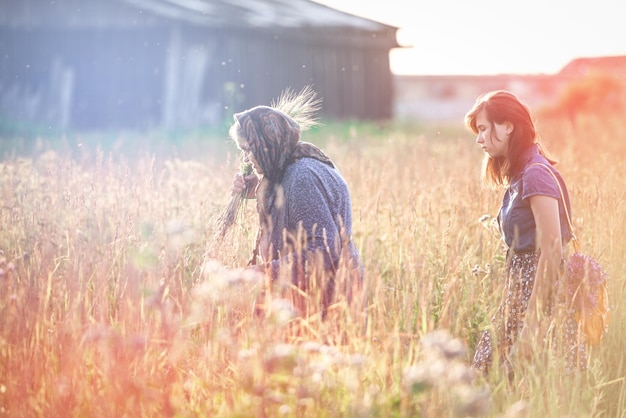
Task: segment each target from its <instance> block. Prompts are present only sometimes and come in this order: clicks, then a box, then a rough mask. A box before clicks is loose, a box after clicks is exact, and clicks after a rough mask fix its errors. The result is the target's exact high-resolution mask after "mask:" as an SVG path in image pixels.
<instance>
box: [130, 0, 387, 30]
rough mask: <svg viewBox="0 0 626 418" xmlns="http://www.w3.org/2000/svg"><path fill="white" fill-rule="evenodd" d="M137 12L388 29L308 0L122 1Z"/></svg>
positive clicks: (196, 19) (218, 21)
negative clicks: (146, 11)
mask: <svg viewBox="0 0 626 418" xmlns="http://www.w3.org/2000/svg"><path fill="white" fill-rule="evenodd" d="M122 1H125V2H126V3H128V4H131V5H133V6H135V7H137V8H138V9H145V10H149V11H151V12H153V13H155V14H158V15H160V16H163V17H167V18H176V19H181V20H185V21H187V22H189V23H194V24H198V25H209V26H216V27H219V26H224V25H225V24H229V25H232V24H233V23H238V24H240V25H242V26H246V27H267V28H269V27H277V26H278V27H293V28H298V27H302V26H316V27H354V28H358V29H363V30H374V31H376V30H381V29H384V28H389V26H387V25H384V24H382V23H379V22H375V21H373V20H369V19H365V18H362V17H358V16H355V15H351V14H348V13H345V12H342V11H339V10H336V9H332V8H330V7H327V6H325V5H322V4H319V3H316V2H314V1H309V0H122Z"/></svg>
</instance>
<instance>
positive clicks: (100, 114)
mask: <svg viewBox="0 0 626 418" xmlns="http://www.w3.org/2000/svg"><path fill="white" fill-rule="evenodd" d="M0 10H1V12H0V132H2V131H3V130H4V131H5V132H6V131H10V130H11V127H12V126H14V125H19V124H25V125H27V126H29V125H31V126H36V125H41V126H49V127H50V128H51V129H53V130H55V131H65V130H118V129H155V128H157V129H158V128H166V129H179V128H195V127H200V126H215V125H217V124H220V123H223V122H224V121H225V120H228V118H229V117H230V115H231V114H232V113H233V112H236V111H240V110H243V109H245V108H249V107H252V106H255V105H259V104H269V103H270V101H271V100H272V99H275V98H277V97H278V96H279V95H280V93H281V92H282V91H283V90H285V89H286V88H291V89H293V90H296V91H297V90H300V89H301V88H302V87H304V86H305V85H312V86H313V88H314V89H315V90H316V91H317V92H318V94H319V96H320V97H322V98H323V110H322V116H328V117H331V118H335V119H346V118H355V119H372V120H381V119H388V118H391V117H392V116H393V101H394V99H393V77H392V74H391V71H390V68H389V51H390V49H392V48H395V47H397V46H398V44H397V41H396V31H397V28H395V27H392V26H388V25H384V24H382V23H378V22H375V21H371V20H368V19H364V18H360V17H357V16H353V15H350V14H346V13H343V12H340V11H338V10H334V9H331V8H328V7H326V6H323V5H320V4H318V3H315V2H312V1H308V0H273V1H269V0H267V1H259V0H256V1H253V0H196V1H186V0H55V1H40V0H0Z"/></svg>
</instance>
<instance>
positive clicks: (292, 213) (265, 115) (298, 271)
mask: <svg viewBox="0 0 626 418" xmlns="http://www.w3.org/2000/svg"><path fill="white" fill-rule="evenodd" d="M318 104H319V101H317V100H315V93H314V92H313V91H312V90H310V89H305V90H303V91H302V92H301V93H300V94H299V95H293V94H286V95H283V96H282V97H281V100H280V101H279V104H278V105H276V106H257V107H254V108H252V109H249V110H246V111H244V112H241V113H237V114H235V116H234V119H235V123H234V124H233V125H232V127H231V129H230V136H231V138H232V139H233V140H234V141H235V142H236V143H237V146H238V147H239V149H240V150H241V151H242V154H243V160H244V163H250V164H251V165H252V167H253V169H254V172H253V173H252V174H250V175H242V174H237V175H236V177H235V179H234V181H233V185H232V189H231V192H232V194H233V195H234V196H242V195H243V196H244V197H246V198H255V197H256V199H257V211H258V215H259V233H258V236H257V242H256V247H255V251H254V256H253V259H252V260H251V262H250V264H251V265H255V266H256V267H255V268H257V269H261V270H263V271H264V272H265V273H266V274H267V275H269V277H271V279H272V282H273V283H276V282H282V283H291V284H293V286H295V287H296V288H297V289H298V290H296V292H292V294H296V295H298V294H299V295H301V296H302V295H304V294H306V296H305V297H304V298H300V302H299V303H298V304H297V306H298V305H299V306H298V307H299V308H300V309H303V310H306V311H308V313H312V312H313V311H311V309H310V308H311V306H310V304H305V303H304V302H303V299H313V300H315V298H316V297H319V299H320V301H321V313H322V318H324V317H325V316H326V313H327V309H328V307H329V305H330V303H331V301H332V299H333V295H334V293H335V287H336V284H337V283H336V282H338V279H341V282H340V284H341V285H342V291H343V293H344V295H345V296H346V299H347V300H348V301H350V300H351V298H352V291H353V290H354V289H358V288H360V287H361V281H362V266H361V260H360V255H359V252H358V250H357V248H356V246H355V244H354V242H353V240H352V203H351V199H350V193H349V191H348V186H347V184H346V182H345V180H344V178H343V177H342V175H341V173H340V172H339V170H338V169H337V167H336V166H335V164H334V163H333V161H331V159H330V158H329V157H328V156H326V155H325V154H324V152H322V151H321V150H320V149H319V148H318V147H316V146H315V145H313V144H311V143H308V142H303V141H301V140H300V136H301V130H302V128H303V127H304V129H306V128H308V127H309V126H311V125H312V124H313V123H314V120H313V119H312V115H313V114H314V112H315V111H316V110H318ZM281 109H282V110H281ZM289 113H291V114H292V116H290V115H289ZM259 256H260V257H261V261H262V262H261V263H260V264H258V262H259V260H258V257H259ZM316 287H317V288H318V289H320V290H321V293H315V292H314V289H315V288H316ZM296 299H298V298H296Z"/></svg>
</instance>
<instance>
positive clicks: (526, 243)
mask: <svg viewBox="0 0 626 418" xmlns="http://www.w3.org/2000/svg"><path fill="white" fill-rule="evenodd" d="M534 163H542V164H545V165H546V166H548V167H549V169H550V170H551V171H552V172H553V173H554V174H555V175H556V176H557V178H558V179H559V183H560V184H561V189H562V190H563V194H564V195H565V200H566V204H567V208H568V212H569V213H570V216H571V208H570V201H569V194H568V192H567V187H566V186H565V182H564V181H563V178H562V177H561V174H560V173H559V172H558V171H557V170H556V169H555V168H554V167H553V166H552V165H551V164H550V163H549V162H548V160H547V159H546V158H545V157H544V156H542V155H541V154H540V153H539V149H538V147H537V146H536V145H535V146H533V147H532V148H531V149H530V150H529V153H528V158H527V162H526V164H525V165H524V169H523V170H522V172H521V173H520V174H518V175H516V176H514V177H513V178H511V184H510V186H509V187H508V188H507V190H506V192H505V193H504V196H503V198H502V206H501V207H500V212H499V213H498V224H499V225H500V231H501V233H502V238H503V239H504V242H505V243H506V245H507V246H508V247H509V248H510V249H512V250H514V251H536V249H537V244H536V236H537V231H536V225H535V218H534V216H533V212H532V210H531V208H530V199H529V198H530V197H531V196H535V195H542V196H549V197H553V198H555V199H557V200H558V201H559V216H560V221H561V239H562V241H563V242H564V243H567V242H569V240H570V239H571V234H570V231H569V227H568V223H567V215H566V213H565V209H564V206H563V202H562V199H561V192H560V191H559V186H558V185H557V184H556V182H555V181H554V177H552V175H551V174H550V173H549V172H548V168H546V167H545V166H539V165H532V164H534Z"/></svg>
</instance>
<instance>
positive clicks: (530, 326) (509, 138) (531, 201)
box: [465, 90, 587, 372]
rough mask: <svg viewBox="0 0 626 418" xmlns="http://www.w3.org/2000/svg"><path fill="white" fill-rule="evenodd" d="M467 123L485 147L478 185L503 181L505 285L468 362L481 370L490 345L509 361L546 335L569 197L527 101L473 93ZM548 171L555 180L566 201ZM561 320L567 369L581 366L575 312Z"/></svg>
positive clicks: (486, 363) (500, 219)
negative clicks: (544, 148) (538, 132)
mask: <svg viewBox="0 0 626 418" xmlns="http://www.w3.org/2000/svg"><path fill="white" fill-rule="evenodd" d="M465 123H466V125H467V127H468V128H469V129H471V130H472V131H473V132H474V133H475V134H476V135H477V137H476V143H477V144H478V145H479V146H480V147H481V148H482V150H483V151H484V152H485V159H484V162H483V171H482V181H483V183H484V184H486V185H489V186H504V187H506V190H505V192H504V196H503V199H502V205H501V207H500V211H499V213H498V218H497V220H498V224H499V226H500V231H501V234H502V238H503V240H504V242H505V243H506V245H507V247H508V252H507V265H506V278H505V280H506V282H505V291H504V296H503V300H502V301H501V304H500V307H499V309H498V311H497V313H496V314H495V316H494V317H493V319H492V325H493V328H492V331H491V332H490V331H485V332H484V333H483V335H482V337H481V338H480V340H479V342H478V345H477V347H476V353H475V355H474V361H473V366H474V367H475V368H477V369H479V370H482V371H484V372H487V371H488V369H489V366H490V365H491V363H492V361H493V358H494V356H493V354H494V350H496V351H497V353H498V354H499V358H500V362H501V364H504V365H507V364H508V365H510V363H511V362H513V361H515V360H516V359H520V358H528V357H530V355H531V354H532V353H531V352H530V350H531V349H532V347H537V346H538V345H537V344H540V343H541V342H542V340H543V339H544V338H545V337H546V332H547V329H548V327H549V325H550V322H551V321H552V319H553V318H554V313H555V311H556V310H555V307H556V305H555V303H556V301H557V299H558V298H559V297H560V295H561V293H559V291H558V288H559V287H558V282H559V278H560V275H561V270H562V265H563V260H564V255H563V247H564V244H566V243H567V242H569V240H570V238H571V237H570V232H569V229H568V224H567V217H566V214H565V207H564V205H567V208H568V210H569V205H570V202H569V196H568V194H567V188H566V185H565V182H564V181H563V178H562V176H561V174H560V173H559V172H558V171H557V170H556V169H555V168H554V164H555V162H554V161H552V160H550V159H549V158H548V157H547V156H546V154H545V153H544V151H543V150H542V147H541V145H540V144H539V140H538V137H537V134H536V131H535V126H534V124H533V121H532V118H531V115H530V111H529V109H528V107H527V106H526V105H525V104H523V103H522V102H521V101H520V100H519V99H518V98H517V97H516V96H515V95H514V94H512V93H510V92H507V91H502V90H498V91H493V92H489V93H487V94H484V95H482V96H480V97H478V99H477V100H476V103H475V104H474V106H473V107H472V109H471V110H470V111H469V112H468V113H467V114H466V115H465ZM548 170H550V171H552V173H554V174H555V175H556V177H557V178H558V181H559V183H560V187H561V189H562V190H563V195H564V197H565V202H564V201H563V199H562V198H561V192H560V190H559V185H558V184H557V183H556V181H555V178H554V177H553V176H552V174H551V173H550V172H549V171H548ZM570 213H571V211H570ZM560 326H561V328H560V329H561V335H560V338H561V340H560V341H561V342H560V347H561V349H562V351H561V353H562V355H563V358H564V360H565V369H566V371H570V370H572V369H574V368H584V367H586V362H587V354H586V349H585V345H584V344H582V343H580V341H581V338H580V337H579V330H578V326H577V323H576V321H575V319H574V317H573V316H571V315H567V316H566V318H565V319H564V321H563V323H562V324H561V325H560ZM494 337H495V338H494ZM495 345H497V347H496V346H495Z"/></svg>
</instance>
